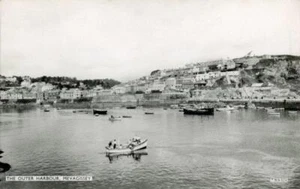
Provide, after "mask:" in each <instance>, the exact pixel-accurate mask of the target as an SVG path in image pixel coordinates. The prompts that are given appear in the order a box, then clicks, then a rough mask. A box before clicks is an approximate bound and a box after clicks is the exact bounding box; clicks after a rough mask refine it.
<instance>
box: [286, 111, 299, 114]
mask: <svg viewBox="0 0 300 189" xmlns="http://www.w3.org/2000/svg"><path fill="white" fill-rule="evenodd" d="M288 113H289V114H292V115H296V114H298V112H297V111H288Z"/></svg>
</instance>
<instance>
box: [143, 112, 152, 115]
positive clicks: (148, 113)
mask: <svg viewBox="0 0 300 189" xmlns="http://www.w3.org/2000/svg"><path fill="white" fill-rule="evenodd" d="M145 114H147V115H151V114H154V112H145Z"/></svg>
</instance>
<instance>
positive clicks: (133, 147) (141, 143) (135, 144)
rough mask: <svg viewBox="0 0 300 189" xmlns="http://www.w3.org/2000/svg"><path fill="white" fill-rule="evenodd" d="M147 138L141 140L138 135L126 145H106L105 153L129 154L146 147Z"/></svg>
mask: <svg viewBox="0 0 300 189" xmlns="http://www.w3.org/2000/svg"><path fill="white" fill-rule="evenodd" d="M147 144H148V139H144V140H141V139H140V138H139V137H134V138H133V140H132V141H131V142H130V143H129V144H128V145H119V146H118V147H116V148H115V149H114V148H112V147H109V146H106V147H105V148H106V154H131V153H134V152H136V151H138V150H143V149H146V148H147Z"/></svg>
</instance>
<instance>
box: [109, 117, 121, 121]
mask: <svg viewBox="0 0 300 189" xmlns="http://www.w3.org/2000/svg"><path fill="white" fill-rule="evenodd" d="M108 120H109V121H121V120H122V118H121V117H110V118H108Z"/></svg>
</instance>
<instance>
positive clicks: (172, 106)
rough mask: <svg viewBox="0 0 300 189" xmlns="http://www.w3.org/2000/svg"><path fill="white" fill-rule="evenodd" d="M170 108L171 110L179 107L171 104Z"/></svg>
mask: <svg viewBox="0 0 300 189" xmlns="http://www.w3.org/2000/svg"><path fill="white" fill-rule="evenodd" d="M170 108H171V109H178V108H179V106H178V105H177V104H172V105H171V106H170Z"/></svg>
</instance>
